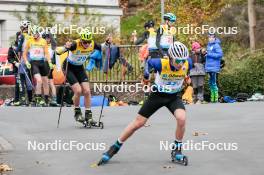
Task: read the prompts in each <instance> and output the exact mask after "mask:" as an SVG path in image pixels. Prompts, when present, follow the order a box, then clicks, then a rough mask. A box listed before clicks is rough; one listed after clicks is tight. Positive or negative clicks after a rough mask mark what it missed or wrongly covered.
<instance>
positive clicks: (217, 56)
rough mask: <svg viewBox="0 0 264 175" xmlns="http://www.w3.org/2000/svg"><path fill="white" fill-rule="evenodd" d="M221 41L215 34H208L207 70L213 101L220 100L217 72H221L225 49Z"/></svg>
mask: <svg viewBox="0 0 264 175" xmlns="http://www.w3.org/2000/svg"><path fill="white" fill-rule="evenodd" d="M220 43H221V42H220V40H219V39H218V38H217V37H216V36H215V34H209V35H208V45H207V54H206V61H205V71H206V72H207V73H208V74H209V87H210V92H211V102H212V103H216V102H217V101H218V87H217V73H219V72H220V69H221V68H220V63H221V60H222V57H223V51H222V48H221V46H220Z"/></svg>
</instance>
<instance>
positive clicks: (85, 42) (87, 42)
mask: <svg viewBox="0 0 264 175" xmlns="http://www.w3.org/2000/svg"><path fill="white" fill-rule="evenodd" d="M91 42H92V41H84V40H82V43H83V44H91Z"/></svg>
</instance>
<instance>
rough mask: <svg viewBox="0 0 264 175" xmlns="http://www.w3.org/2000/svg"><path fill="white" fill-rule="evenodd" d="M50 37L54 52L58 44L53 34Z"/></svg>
mask: <svg viewBox="0 0 264 175" xmlns="http://www.w3.org/2000/svg"><path fill="white" fill-rule="evenodd" d="M49 37H50V39H51V48H52V50H55V49H56V47H57V42H56V40H55V38H54V37H53V35H52V34H51V33H49Z"/></svg>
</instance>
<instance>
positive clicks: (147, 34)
mask: <svg viewBox="0 0 264 175" xmlns="http://www.w3.org/2000/svg"><path fill="white" fill-rule="evenodd" d="M148 37H149V31H145V32H144V33H143V35H142V36H141V37H139V38H138V39H137V41H136V42H135V45H139V44H142V43H143V42H144V41H145V40H146V39H148Z"/></svg>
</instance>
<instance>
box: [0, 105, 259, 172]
mask: <svg viewBox="0 0 264 175" xmlns="http://www.w3.org/2000/svg"><path fill="white" fill-rule="evenodd" d="M138 109H139V107H111V108H109V107H108V108H105V110H104V114H105V117H103V121H104V124H105V129H103V130H101V129H85V128H82V127H81V126H80V125H78V124H76V123H75V122H74V120H73V112H72V109H71V108H63V112H62V114H63V115H62V118H61V124H60V128H59V129H57V128H56V124H57V117H58V111H59V108H23V107H21V108H17V107H2V108H0V138H1V139H0V145H1V144H4V143H3V142H7V143H9V147H8V146H7V147H8V148H9V150H4V151H3V150H2V153H0V163H1V162H5V163H7V164H9V165H10V166H11V167H12V168H13V169H14V170H13V171H12V172H10V173H9V174H15V175H36V174H38V175H47V174H49V175H84V174H96V175H101V174H105V175H124V174H126V175H135V174H136V175H138V174H144V175H159V174H178V175H180V174H184V175H197V174H205V175H206V174H214V175H217V174H219V175H220V174H221V175H223V174H225V175H229V174H230V175H243V174H245V175H248V174H250V175H260V174H263V173H264V168H263V163H264V149H263V148H264V147H263V145H264V140H263V133H264V127H263V126H264V103H263V102H258V103H236V104H207V105H190V106H187V112H188V120H187V127H186V135H185V139H184V141H186V142H187V141H188V142H189V143H194V144H196V145H197V144H199V143H204V144H205V145H208V144H210V147H209V146H204V150H186V151H185V152H184V153H185V154H186V155H188V158H189V165H188V166H186V167H185V166H182V165H178V164H175V163H172V162H171V161H170V150H164V149H161V148H164V147H161V146H162V143H164V144H166V143H167V142H166V141H168V143H171V142H172V141H173V140H174V130H175V120H174V118H173V117H171V114H170V113H169V111H168V110H167V109H166V108H162V109H161V110H160V111H158V112H157V113H155V114H154V115H153V116H152V118H151V119H150V121H149V122H148V124H149V126H148V127H144V128H142V129H141V130H140V131H138V132H137V133H136V134H135V135H134V137H132V138H131V139H129V140H128V141H127V142H126V143H125V144H124V146H123V147H122V149H121V151H120V152H119V153H118V155H116V156H115V157H114V158H113V159H112V160H111V162H109V164H107V165H105V166H101V167H91V164H92V163H94V162H96V161H97V160H99V159H100V157H101V155H102V153H103V152H104V149H107V148H108V147H109V145H111V144H112V143H113V142H114V141H115V140H116V139H117V137H118V136H119V133H120V132H121V131H122V130H123V128H124V127H125V126H126V125H127V124H128V122H130V121H131V120H132V119H133V118H134V117H135V115H136V113H137V111H138ZM93 111H94V115H98V114H99V111H100V108H93ZM193 132H198V136H194V135H193ZM1 140H2V143H1ZM3 140H4V141H3ZM55 142H60V143H63V144H64V145H65V144H67V143H70V142H72V143H73V145H79V149H82V148H81V147H82V146H84V147H86V148H87V150H85V149H83V150H78V148H77V147H74V146H73V149H72V150H64V151H62V150H59V148H57V149H56V148H54V147H53V148H54V149H53V150H51V148H52V147H51V146H50V147H48V148H49V149H48V150H43V149H45V148H46V147H45V146H46V145H47V144H48V143H55ZM30 143H31V145H30ZM34 143H36V145H38V146H39V147H38V148H39V150H32V149H33V146H32V145H34ZM77 143H78V144H77ZM217 143H218V145H219V144H220V145H222V146H223V145H224V146H225V148H224V149H226V150H215V149H216V147H215V146H214V145H215V144H217ZM194 144H193V145H194ZM43 145H44V146H43ZM54 145H55V144H53V146H54ZM230 145H231V146H230ZM30 146H31V147H30ZM163 146H164V145H163ZM2 147H3V145H2ZM68 148H69V147H68ZM221 148H223V147H221ZM89 149H91V150H89ZM199 149H201V147H199ZM210 149H211V150H210ZM228 149H229V150H228ZM230 149H233V150H230Z"/></svg>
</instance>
